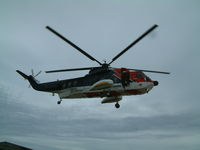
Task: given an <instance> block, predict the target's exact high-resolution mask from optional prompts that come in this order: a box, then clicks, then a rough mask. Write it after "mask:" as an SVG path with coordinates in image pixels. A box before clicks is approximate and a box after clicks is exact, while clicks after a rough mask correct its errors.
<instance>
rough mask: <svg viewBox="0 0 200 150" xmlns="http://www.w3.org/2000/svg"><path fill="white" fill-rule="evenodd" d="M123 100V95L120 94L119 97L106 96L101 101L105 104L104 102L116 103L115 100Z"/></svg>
mask: <svg viewBox="0 0 200 150" xmlns="http://www.w3.org/2000/svg"><path fill="white" fill-rule="evenodd" d="M121 100H122V97H121V96H118V97H106V98H104V99H103V100H102V101H101V103H102V104H104V103H114V102H119V101H121Z"/></svg>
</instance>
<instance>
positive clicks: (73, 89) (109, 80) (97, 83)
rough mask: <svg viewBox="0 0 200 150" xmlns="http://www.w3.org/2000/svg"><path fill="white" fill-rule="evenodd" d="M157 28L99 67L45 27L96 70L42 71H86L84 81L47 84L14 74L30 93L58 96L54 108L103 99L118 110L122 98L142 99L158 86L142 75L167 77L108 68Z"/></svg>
mask: <svg viewBox="0 0 200 150" xmlns="http://www.w3.org/2000/svg"><path fill="white" fill-rule="evenodd" d="M157 27H158V25H157V24H155V25H153V26H152V27H151V28H149V29H148V30H147V31H146V32H144V33H143V34H142V35H141V36H139V37H138V38H137V39H136V40H135V41H133V42H132V43H131V44H130V45H128V46H127V47H126V48H125V49H123V50H122V51H121V52H120V53H118V54H117V55H116V56H115V57H113V59H112V60H111V61H110V62H109V63H106V62H104V63H101V62H100V61H98V60H97V59H95V58H94V57H93V56H91V55H90V54H88V53H87V52H86V51H84V50H83V49H81V48H80V47H78V46H77V45H75V44H74V43H73V42H71V41H69V40H68V39H67V38H65V37H64V36H62V35H61V34H60V33H58V32H57V31H55V30H54V29H53V28H51V27H49V26H46V28H47V29H48V30H49V31H50V32H52V33H53V34H55V35H56V36H58V37H59V38H61V39H62V40H64V41H65V42H66V43H68V44H69V45H71V46H72V47H73V48H74V49H76V50H78V51H79V52H80V53H82V54H83V55H85V56H86V57H87V58H89V59H90V60H92V61H95V62H96V63H98V64H99V66H98V67H83V68H71V69H62V70H50V71H45V72H46V73H55V72H66V71H81V70H89V72H88V74H86V75H85V76H83V77H78V78H73V79H66V80H57V81H53V82H46V83H39V82H38V81H37V80H36V79H35V76H37V75H38V74H39V73H41V72H39V73H38V74H37V75H35V76H34V75H33V71H32V75H26V74H25V73H23V72H21V71H19V70H16V71H17V73H19V74H20V75H21V76H22V77H23V78H24V79H26V80H28V81H29V83H30V85H31V86H32V88H33V89H35V90H37V91H43V92H50V93H52V95H53V96H54V94H58V96H59V100H58V101H57V104H61V102H62V100H63V99H79V98H103V99H102V101H101V103H102V104H104V103H115V107H116V108H119V107H120V104H119V101H121V100H122V96H130V95H142V94H145V93H148V92H149V91H150V90H151V89H152V88H153V87H154V86H157V85H158V84H159V83H158V81H155V80H152V79H151V78H149V77H148V76H147V75H146V74H144V72H150V73H160V74H170V73H169V72H162V71H152V70H142V69H130V68H113V67H111V64H112V63H113V62H114V61H116V60H117V59H118V58H119V57H120V56H122V55H123V54H124V53H125V52H127V51H128V50H129V49H130V48H132V47H133V46H134V45H135V44H136V43H138V42H139V41H140V40H142V39H143V38H144V37H145V36H146V35H148V34H149V33H150V32H152V31H153V30H154V29H155V28H157Z"/></svg>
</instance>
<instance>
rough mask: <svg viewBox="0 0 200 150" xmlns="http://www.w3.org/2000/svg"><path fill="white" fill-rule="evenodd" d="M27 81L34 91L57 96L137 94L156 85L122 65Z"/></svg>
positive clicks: (64, 97) (85, 96) (139, 73)
mask: <svg viewBox="0 0 200 150" xmlns="http://www.w3.org/2000/svg"><path fill="white" fill-rule="evenodd" d="M28 80H29V82H30V84H31V85H32V87H33V88H34V89H35V90H38V91H44V92H50V93H53V94H58V95H59V97H60V99H67V98H69V99H71V98H95V97H100V98H102V97H120V96H128V95H141V94H145V93H148V92H149V91H150V90H151V89H152V88H153V87H154V86H155V85H157V84H156V82H157V81H152V80H151V79H150V78H149V77H148V76H146V75H145V74H144V73H143V72H141V71H133V70H128V69H126V68H112V69H109V70H103V69H102V70H101V69H94V70H91V71H90V72H89V73H88V74H87V75H85V76H84V77H80V78H74V79H68V80H60V81H59V80H58V81H54V82H47V83H40V84H38V83H37V82H36V81H35V80H34V78H33V77H32V76H29V77H28Z"/></svg>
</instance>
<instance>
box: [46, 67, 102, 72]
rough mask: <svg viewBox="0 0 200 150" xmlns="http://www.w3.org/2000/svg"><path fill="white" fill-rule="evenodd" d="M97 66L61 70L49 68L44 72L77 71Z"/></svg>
mask: <svg viewBox="0 0 200 150" xmlns="http://www.w3.org/2000/svg"><path fill="white" fill-rule="evenodd" d="M94 68H99V67H86V68H73V69H62V70H50V71H45V72H46V73H54V72H65V71H79V70H90V69H94Z"/></svg>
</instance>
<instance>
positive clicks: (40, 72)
mask: <svg viewBox="0 0 200 150" xmlns="http://www.w3.org/2000/svg"><path fill="white" fill-rule="evenodd" d="M41 72H42V71H41V70H40V71H39V72H38V73H37V74H36V75H34V77H37V76H38V75H39V74H40V73H41Z"/></svg>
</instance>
